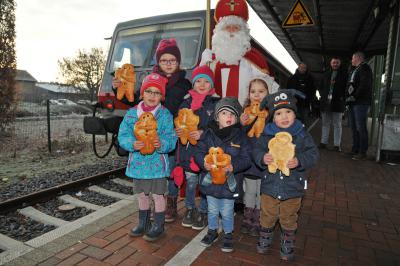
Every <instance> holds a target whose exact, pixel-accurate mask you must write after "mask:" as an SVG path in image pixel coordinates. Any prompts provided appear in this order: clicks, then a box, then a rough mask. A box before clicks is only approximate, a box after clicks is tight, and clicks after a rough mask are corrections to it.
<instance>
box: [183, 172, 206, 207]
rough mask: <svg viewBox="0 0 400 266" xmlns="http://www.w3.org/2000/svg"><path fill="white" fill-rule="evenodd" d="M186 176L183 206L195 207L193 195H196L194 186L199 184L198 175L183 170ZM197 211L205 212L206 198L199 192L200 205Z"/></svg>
mask: <svg viewBox="0 0 400 266" xmlns="http://www.w3.org/2000/svg"><path fill="white" fill-rule="evenodd" d="M185 176H186V198H185V206H186V208H188V209H194V208H196V203H195V197H196V188H197V185H198V184H199V175H198V174H194V173H191V172H185ZM199 212H201V213H207V199H206V197H205V196H204V195H203V194H201V195H200V206H199Z"/></svg>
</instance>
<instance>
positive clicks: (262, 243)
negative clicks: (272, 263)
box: [257, 227, 274, 254]
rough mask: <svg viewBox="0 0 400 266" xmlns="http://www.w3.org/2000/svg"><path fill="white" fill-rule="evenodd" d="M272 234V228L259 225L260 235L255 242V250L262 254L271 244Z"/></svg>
mask: <svg viewBox="0 0 400 266" xmlns="http://www.w3.org/2000/svg"><path fill="white" fill-rule="evenodd" d="M273 236H274V228H265V227H261V229H260V237H259V240H258V243H257V252H258V253H261V254H264V253H266V252H267V251H268V250H269V248H270V247H271V245H272V238H273Z"/></svg>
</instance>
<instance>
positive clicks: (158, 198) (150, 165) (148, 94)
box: [118, 73, 177, 241]
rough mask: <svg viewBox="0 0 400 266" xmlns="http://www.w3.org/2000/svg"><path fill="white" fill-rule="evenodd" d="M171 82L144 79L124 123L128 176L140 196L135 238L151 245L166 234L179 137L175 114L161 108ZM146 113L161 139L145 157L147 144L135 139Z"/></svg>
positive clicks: (121, 139) (122, 132) (152, 76)
mask: <svg viewBox="0 0 400 266" xmlns="http://www.w3.org/2000/svg"><path fill="white" fill-rule="evenodd" d="M166 83H167V79H166V78H164V77H162V76H160V75H159V74H156V73H152V74H150V75H148V76H146V77H145V78H144V79H143V83H142V87H141V88H140V98H141V99H143V101H141V102H140V103H139V104H138V105H137V106H135V107H133V108H131V109H129V111H128V112H127V113H126V115H125V117H124V120H123V121H122V123H121V125H120V128H119V133H118V141H119V143H120V145H121V147H122V148H124V149H125V150H127V151H129V159H128V165H127V167H126V175H127V176H129V177H131V178H133V182H134V193H135V194H138V202H139V224H138V226H136V227H135V228H133V229H132V231H131V235H132V236H141V235H144V236H143V238H144V239H145V240H147V241H155V240H157V239H158V238H159V237H160V236H161V235H162V234H163V233H164V220H165V214H164V211H165V198H164V193H165V192H166V189H167V179H166V177H168V176H169V173H170V169H169V163H168V152H170V151H172V150H173V149H174V148H175V144H176V140H177V137H176V134H175V131H174V126H173V121H172V115H171V113H170V112H169V111H168V110H167V109H166V108H165V107H163V106H162V105H161V103H160V102H161V100H162V99H163V98H164V97H165V85H166ZM143 112H151V113H152V114H153V115H154V117H155V119H156V120H157V135H158V137H157V138H156V139H155V140H154V143H153V144H154V147H155V148H156V150H155V151H154V152H153V153H152V154H148V155H142V154H141V153H140V152H139V150H140V149H141V148H143V147H144V142H142V141H138V140H137V139H136V138H135V135H134V134H133V133H134V127H135V124H136V122H137V121H138V118H139V117H140V115H141V114H142V113H143ZM150 193H151V194H152V196H153V200H154V206H155V213H154V222H153V224H152V226H151V228H150V229H149V228H148V227H149V225H150V222H149V219H150V200H149V194H150Z"/></svg>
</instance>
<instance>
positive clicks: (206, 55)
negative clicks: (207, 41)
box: [200, 48, 213, 66]
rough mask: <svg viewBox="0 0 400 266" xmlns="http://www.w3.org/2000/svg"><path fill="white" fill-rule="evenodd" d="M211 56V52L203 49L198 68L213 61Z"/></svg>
mask: <svg viewBox="0 0 400 266" xmlns="http://www.w3.org/2000/svg"><path fill="white" fill-rule="evenodd" d="M212 55H213V52H212V51H211V50H210V49H208V48H206V49H204V51H203V53H202V54H201V61H200V66H204V65H206V64H207V63H210V62H212V61H213V60H212Z"/></svg>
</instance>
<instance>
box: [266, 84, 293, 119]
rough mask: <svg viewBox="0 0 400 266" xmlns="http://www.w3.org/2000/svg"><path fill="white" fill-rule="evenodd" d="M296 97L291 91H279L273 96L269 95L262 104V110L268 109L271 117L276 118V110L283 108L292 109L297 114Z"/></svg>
mask: <svg viewBox="0 0 400 266" xmlns="http://www.w3.org/2000/svg"><path fill="white" fill-rule="evenodd" d="M296 103H297V100H296V97H295V96H294V95H293V94H292V92H291V91H290V90H279V91H278V92H275V93H273V94H270V95H268V96H267V97H265V98H264V100H263V101H262V102H261V104H260V109H261V110H262V109H264V108H266V107H268V110H269V113H270V117H271V118H273V117H274V113H275V111H276V110H279V109H281V108H288V109H292V110H293V111H294V112H295V113H296V112H297V106H296Z"/></svg>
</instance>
